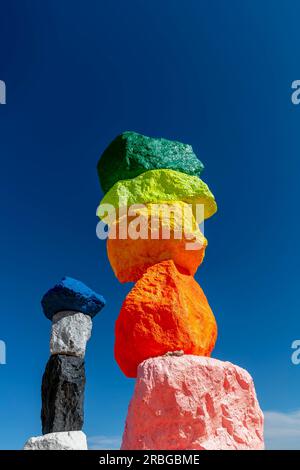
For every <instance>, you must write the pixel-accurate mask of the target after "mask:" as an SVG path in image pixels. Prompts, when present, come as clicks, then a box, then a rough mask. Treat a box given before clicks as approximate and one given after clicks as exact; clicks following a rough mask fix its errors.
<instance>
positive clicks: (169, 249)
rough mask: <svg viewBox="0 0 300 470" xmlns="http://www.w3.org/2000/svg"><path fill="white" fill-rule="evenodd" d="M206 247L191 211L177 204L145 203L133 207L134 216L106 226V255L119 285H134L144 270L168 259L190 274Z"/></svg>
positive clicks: (185, 206) (193, 271)
mask: <svg viewBox="0 0 300 470" xmlns="http://www.w3.org/2000/svg"><path fill="white" fill-rule="evenodd" d="M121 231H123V235H122V236H121V235H120V234H121V233H122V232H121ZM206 246H207V240H206V238H205V237H204V236H203V234H202V233H201V231H200V230H199V227H198V225H197V223H196V220H195V218H194V216H193V213H192V209H191V208H190V207H189V206H188V205H187V204H185V203H184V202H181V201H178V202H176V203H174V204H172V205H171V204H167V203H165V204H160V205H156V204H148V205H145V206H143V207H140V208H137V209H136V210H135V215H134V216H127V215H124V216H123V217H120V218H119V219H117V220H116V222H114V224H113V225H112V226H111V227H110V233H109V238H108V240H107V254H108V259H109V262H110V264H111V266H112V269H113V271H114V273H115V275H116V277H117V278H118V280H119V281H120V282H136V281H137V280H138V279H140V277H141V276H142V275H143V273H144V272H145V271H146V269H147V268H149V267H150V266H153V265H154V264H157V263H159V262H161V261H165V260H170V259H171V260H173V261H174V263H175V264H176V265H178V266H179V267H181V268H182V269H183V270H185V271H186V273H187V274H190V275H194V274H195V272H196V271H197V269H198V267H199V266H200V264H201V263H202V261H203V258H204V254H205V249H206Z"/></svg>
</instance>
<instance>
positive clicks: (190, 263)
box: [97, 132, 263, 450]
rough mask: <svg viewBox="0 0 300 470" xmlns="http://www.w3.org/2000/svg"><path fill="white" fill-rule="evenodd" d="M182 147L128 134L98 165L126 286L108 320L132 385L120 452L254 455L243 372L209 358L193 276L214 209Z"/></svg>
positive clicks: (111, 251) (114, 258)
mask: <svg viewBox="0 0 300 470" xmlns="http://www.w3.org/2000/svg"><path fill="white" fill-rule="evenodd" d="M203 168H204V167H203V164H202V163H201V162H200V161H199V160H198V159H197V157H196V155H195V153H194V152H193V150H192V147H191V146H190V145H186V144H182V143H179V142H172V141H169V140H166V139H153V138H150V137H146V136H142V135H140V134H137V133H135V132H125V133H123V134H121V135H120V136H118V137H117V138H116V139H115V140H114V141H113V142H112V143H111V144H110V145H109V146H108V148H107V149H106V150H105V152H104V153H103V155H102V157H101V158H100V160H99V163H98V174H99V179H100V184H101V185H102V189H103V192H104V197H103V199H102V201H101V202H100V205H99V207H98V210H97V214H98V216H99V218H100V219H101V220H102V221H103V222H104V223H106V224H108V226H109V235H108V240H107V252H108V258H109V261H110V263H111V266H112V269H113V271H114V273H115V275H116V277H117V278H118V279H119V281H120V282H135V283H136V284H135V286H134V287H133V288H132V290H131V291H130V292H129V294H128V295H127V297H126V299H125V301H124V303H123V305H122V308H121V312H120V314H119V317H118V319H117V321H116V327H115V358H116V361H117V363H118V365H119V367H120V369H121V370H122V372H123V373H124V374H125V375H126V376H127V377H133V378H134V377H138V378H137V383H136V387H135V393H134V396H133V398H132V401H131V404H130V407H129V411H128V416H127V422H126V427H125V432H124V436H123V443H122V449H124V450H128V449H150V450H151V449H166V450H168V449H173V450H176V449H258V448H259V449H260V448H263V429H262V426H263V416H262V413H261V410H260V408H259V405H258V402H257V399H256V395H255V390H254V386H253V383H252V379H251V377H250V376H249V374H248V373H247V372H246V371H244V370H243V369H240V368H239V367H237V366H234V365H232V364H230V363H227V362H221V361H217V360H214V359H210V358H209V356H210V354H211V352H212V350H213V348H214V345H215V342H216V338H217V325H216V320H215V317H214V315H213V312H212V310H211V308H210V306H209V303H208V301H207V299H206V296H205V294H204V293H203V291H202V289H201V287H200V286H199V284H198V283H197V282H196V281H195V279H194V277H193V276H194V275H195V273H196V271H197V269H198V267H199V266H200V265H201V263H202V261H203V258H204V255H205V249H206V247H207V240H206V239H205V237H204V235H203V233H202V231H203V230H202V231H201V230H200V228H199V226H198V224H202V226H203V222H204V220H205V219H207V218H209V217H211V216H212V215H213V214H214V213H215V212H216V211H217V205H216V202H215V198H214V196H213V194H212V193H211V191H210V189H209V187H208V186H207V184H206V183H204V181H202V180H201V179H200V173H201V172H202V170H203Z"/></svg>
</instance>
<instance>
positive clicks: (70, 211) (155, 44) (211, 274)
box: [0, 0, 300, 449]
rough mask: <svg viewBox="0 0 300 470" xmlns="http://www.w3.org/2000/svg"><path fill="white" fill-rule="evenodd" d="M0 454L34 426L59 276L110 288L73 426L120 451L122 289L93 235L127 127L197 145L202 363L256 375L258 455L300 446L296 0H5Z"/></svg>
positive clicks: (128, 387) (124, 394)
mask: <svg viewBox="0 0 300 470" xmlns="http://www.w3.org/2000/svg"><path fill="white" fill-rule="evenodd" d="M0 8H1V11H0V79H1V80H4V81H5V82H6V86H7V104H6V105H4V106H3V105H2V106H0V155H1V172H0V191H1V197H0V210H1V216H2V224H1V232H0V250H1V267H2V269H1V273H0V276H1V277H0V285H1V323H0V340H3V341H5V343H6V347H7V364H6V365H0V398H1V399H0V416H1V420H0V421H1V424H0V448H2V449H13V448H21V447H22V445H23V443H24V441H25V440H26V439H27V438H28V437H30V436H32V435H39V434H40V432H41V428H40V419H39V415H40V405H41V403H40V384H41V377H42V373H43V370H44V367H45V364H46V361H47V359H48V355H49V333H50V326H51V324H50V322H49V321H48V320H47V319H46V318H45V317H44V316H43V314H42V312H41V307H40V298H41V297H42V295H43V294H44V292H45V291H46V290H47V289H48V288H49V287H51V286H52V285H53V283H54V282H56V281H57V280H58V279H60V278H61V277H62V276H63V275H69V276H72V277H75V278H78V279H81V280H82V281H84V282H85V283H87V284H88V285H90V286H91V287H92V288H94V290H97V291H98V292H99V293H101V294H103V295H104V296H105V298H106V299H107V306H106V307H105V309H103V311H102V312H101V315H99V316H98V317H96V318H95V320H94V329H93V336H92V339H91V340H90V342H89V345H88V351H87V355H86V370H87V387H86V400H85V426H84V430H85V432H86V434H87V435H88V436H89V438H90V443H91V446H93V447H99V446H100V447H101V446H103V447H109V446H111V447H114V446H117V445H118V442H119V438H120V435H121V434H122V430H123V426H124V420H125V416H126V409H127V405H128V402H129V400H130V396H131V394H132V390H133V385H134V381H133V380H130V379H126V378H125V377H124V376H123V375H122V373H121V372H120V370H119V369H118V367H117V365H116V363H115V361H114V358H113V342H114V335H113V329H114V322H115V320H116V317H117V315H118V312H119V309H120V307H121V304H122V300H123V299H124V297H125V296H126V293H127V292H128V291H129V289H130V285H121V284H119V283H118V281H117V280H116V279H115V277H114V275H113V272H112V270H111V268H110V266H109V264H108V261H107V257H106V249H105V242H103V241H100V240H98V239H97V238H96V234H95V229H96V223H97V219H96V216H95V212H96V207H97V204H98V202H99V200H100V198H101V196H102V193H101V190H100V187H99V184H98V180H97V174H96V164H97V160H98V157H99V155H100V153H101V152H102V151H103V149H104V148H105V146H106V145H107V144H108V143H109V142H110V141H111V140H112V139H113V138H114V137H115V136H116V135H117V134H118V133H120V132H122V131H124V130H135V131H138V132H141V133H144V134H146V135H151V136H163V137H166V138H169V139H176V140H180V141H183V142H186V143H190V144H192V145H193V148H194V150H195V151H196V153H197V154H198V156H199V158H200V159H201V160H202V161H203V162H204V164H205V166H206V168H205V172H204V173H203V179H204V180H205V181H206V182H207V183H208V184H209V185H210V187H211V189H212V191H213V192H214V194H215V196H216V199H217V202H218V205H219V211H218V213H217V214H216V215H215V216H214V217H213V218H212V219H210V220H209V221H207V223H206V225H205V233H206V236H207V238H208V240H209V247H208V249H207V255H206V258H205V262H204V264H203V266H202V267H201V268H200V269H199V271H198V273H197V276H196V279H197V280H198V282H199V283H200V284H201V286H202V287H203V289H204V291H205V293H206V294H207V297H208V299H209V302H210V304H211V307H212V309H213V311H214V313H215V316H216V318H217V321H218V326H219V338H218V341H217V345H216V348H215V350H214V352H213V356H214V357H217V358H219V359H222V360H229V361H232V362H234V363H236V364H239V365H240V366H242V367H245V368H246V369H247V370H249V372H250V373H251V374H252V376H253V378H254V380H255V385H256V389H257V394H258V397H259V400H260V404H261V407H262V408H263V410H264V411H265V412H266V417H267V443H268V446H269V447H294V448H295V447H297V446H298V448H300V445H299V442H300V439H299V437H300V419H299V412H300V411H299V410H300V403H299V386H300V365H299V366H295V365H293V364H292V363H291V359H290V357H291V353H292V350H291V343H292V341H293V340H295V339H299V337H300V328H299V326H300V325H299V311H300V300H299V294H298V291H299V265H300V254H299V244H298V239H299V217H298V216H299V206H298V203H299V196H300V185H299V173H300V160H299V151H300V139H299V125H300V106H294V105H293V104H292V103H291V99H290V95H291V82H292V81H293V80H296V79H300V65H299V64H300V52H299V47H298V44H299V40H300V30H299V13H300V5H299V2H298V1H297V0H289V2H283V1H281V0H278V1H276V0H251V1H250V0H247V1H246V0H245V1H243V2H241V1H239V0H228V1H226V2H225V1H224V0H215V1H211V0H209V1H208V0H207V1H206V0H201V1H199V0H187V1H184V2H183V1H179V0H164V1H163V2H161V1H159V0H151V1H143V2H141V1H140V0H130V1H128V2H124V1H111V2H104V1H99V0H88V1H86V2H81V1H76V0H72V1H71V0H51V1H50V0H48V1H43V2H40V1H38V0H30V1H28V2H23V1H21V0H19V1H17V0H14V1H8V0H6V1H5V0H2V1H1V5H0Z"/></svg>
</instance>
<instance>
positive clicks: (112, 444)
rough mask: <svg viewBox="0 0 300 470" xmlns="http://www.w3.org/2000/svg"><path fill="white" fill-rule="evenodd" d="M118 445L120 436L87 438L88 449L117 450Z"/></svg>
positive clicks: (119, 445)
mask: <svg viewBox="0 0 300 470" xmlns="http://www.w3.org/2000/svg"><path fill="white" fill-rule="evenodd" d="M120 447H121V437H120V436H91V437H89V438H88V448H89V449H90V450H106V449H107V450H118V449H120Z"/></svg>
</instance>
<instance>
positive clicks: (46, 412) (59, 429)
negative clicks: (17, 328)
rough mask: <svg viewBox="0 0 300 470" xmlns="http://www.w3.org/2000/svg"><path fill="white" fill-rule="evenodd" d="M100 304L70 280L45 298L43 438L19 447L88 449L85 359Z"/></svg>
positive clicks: (88, 289)
mask: <svg viewBox="0 0 300 470" xmlns="http://www.w3.org/2000/svg"><path fill="white" fill-rule="evenodd" d="M104 305H105V301H104V299H103V297H102V296H100V295H99V294H96V293H95V292H93V291H92V290H91V289H90V288H88V287H87V286H86V285H85V284H83V283H82V282H80V281H77V280H75V279H72V278H69V277H65V278H63V279H62V280H61V281H60V282H59V283H57V284H56V285H55V286H54V287H53V288H52V289H50V290H49V291H48V292H47V293H46V294H45V295H44V297H43V299H42V307H43V311H44V314H45V315H46V317H47V318H48V319H49V320H51V321H52V330H51V339H50V353H51V356H50V359H49V361H48V363H47V365H46V369H45V372H44V375H43V379H42V411H41V420H42V432H43V436H39V437H33V438H31V439H29V440H28V441H27V443H26V444H25V447H24V449H29V450H33V449H39V450H42V449H45V450H49V449H50V450H51V449H53V450H56V449H67V450H68V449H81V450H82V449H87V443H86V437H85V435H84V433H83V432H82V427H83V421H84V389H85V365H84V356H85V350H86V344H87V341H88V340H89V339H90V336H91V331H92V318H93V317H94V316H95V315H96V314H97V313H98V312H100V310H101V309H102V308H103V306H104Z"/></svg>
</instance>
